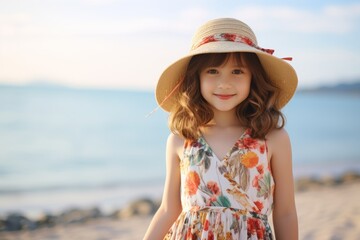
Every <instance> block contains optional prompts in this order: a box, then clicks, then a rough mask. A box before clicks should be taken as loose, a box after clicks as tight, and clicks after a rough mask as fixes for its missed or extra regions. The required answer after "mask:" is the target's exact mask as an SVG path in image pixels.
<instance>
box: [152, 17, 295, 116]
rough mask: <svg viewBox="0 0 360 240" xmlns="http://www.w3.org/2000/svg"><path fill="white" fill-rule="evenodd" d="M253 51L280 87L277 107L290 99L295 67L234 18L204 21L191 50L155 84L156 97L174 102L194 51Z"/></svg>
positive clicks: (164, 102)
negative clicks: (264, 46)
mask: <svg viewBox="0 0 360 240" xmlns="http://www.w3.org/2000/svg"><path fill="white" fill-rule="evenodd" d="M225 52H253V53H256V54H257V56H258V57H259V59H260V62H261V64H262V66H263V68H264V70H265V72H266V73H267V75H268V76H269V78H270V80H271V81H272V82H273V83H274V84H275V86H277V87H278V88H280V95H279V99H278V107H279V109H281V108H282V107H284V106H285V105H286V103H288V102H289V100H290V99H291V98H292V96H293V95H294V93H295V90H296V87H297V82H298V80H297V76H296V72H295V70H294V68H293V67H292V66H291V65H290V64H288V63H287V62H285V61H284V59H281V58H277V57H275V56H273V55H272V53H273V50H270V49H264V48H260V47H259V46H258V45H257V40H256V37H255V34H254V32H253V31H252V30H251V28H250V27H249V26H248V25H247V24H245V23H243V22H241V21H239V20H237V19H232V18H220V19H214V20H211V21H208V22H207V23H205V24H204V25H202V26H201V27H200V28H199V29H198V30H197V32H196V33H195V35H194V37H193V39H192V46H191V49H190V52H189V53H188V54H187V55H185V56H184V57H182V58H180V59H179V60H177V61H176V62H174V63H172V64H171V65H170V66H168V67H167V68H166V69H165V71H164V72H163V73H162V75H161V76H160V79H159V81H158V84H157V86H156V101H157V102H158V104H159V106H160V107H161V108H163V109H164V110H165V111H168V112H169V111H170V110H171V108H172V106H173V105H174V103H175V98H174V96H175V94H174V92H175V91H177V88H178V86H179V84H180V81H181V79H182V77H183V76H184V74H185V71H186V69H187V66H188V64H189V62H190V60H191V58H192V57H193V56H194V55H198V54H204V53H225Z"/></svg>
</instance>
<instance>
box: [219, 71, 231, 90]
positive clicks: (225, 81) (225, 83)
mask: <svg viewBox="0 0 360 240" xmlns="http://www.w3.org/2000/svg"><path fill="white" fill-rule="evenodd" d="M230 86H231V84H230V81H229V78H228V76H227V75H226V74H221V75H220V76H219V78H218V88H219V89H228V88H230Z"/></svg>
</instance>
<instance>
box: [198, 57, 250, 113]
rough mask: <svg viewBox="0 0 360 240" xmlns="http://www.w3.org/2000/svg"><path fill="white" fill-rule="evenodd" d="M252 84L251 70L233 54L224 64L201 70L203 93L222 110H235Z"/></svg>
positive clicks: (212, 105) (215, 106)
mask: <svg viewBox="0 0 360 240" xmlns="http://www.w3.org/2000/svg"><path fill="white" fill-rule="evenodd" d="M242 62H244V61H242ZM250 84H251V72H250V70H249V69H248V68H247V67H246V66H245V65H244V64H241V63H239V61H237V60H236V58H235V57H234V56H232V55H231V56H230V57H229V58H228V60H227V61H225V62H224V63H223V64H222V65H220V66H217V67H211V66H210V67H206V68H204V69H203V70H202V71H201V72H200V90H201V95H202V96H203V98H204V99H205V100H206V101H207V102H208V103H209V104H210V106H211V107H212V108H213V109H214V110H217V111H220V112H227V111H235V109H236V107H237V106H238V105H239V104H240V103H241V102H242V101H244V100H245V99H246V98H247V97H248V95H249V93H250Z"/></svg>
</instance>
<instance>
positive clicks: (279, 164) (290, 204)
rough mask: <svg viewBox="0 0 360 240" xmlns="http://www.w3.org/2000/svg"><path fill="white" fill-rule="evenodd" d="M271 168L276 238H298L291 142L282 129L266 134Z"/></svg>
mask: <svg viewBox="0 0 360 240" xmlns="http://www.w3.org/2000/svg"><path fill="white" fill-rule="evenodd" d="M268 146H269V153H270V154H271V168H272V173H273V176H274V180H275V192H274V211H273V222H274V230H275V236H276V239H277V240H282V239H286V240H288V239H291V240H297V239H298V221H297V213H296V207H295V196H294V179H293V174H292V157H291V144H290V139H289V136H288V134H287V132H286V131H285V130H284V129H281V130H275V131H273V132H271V133H270V134H269V136H268Z"/></svg>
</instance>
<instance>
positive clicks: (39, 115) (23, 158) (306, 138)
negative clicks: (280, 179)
mask: <svg viewBox="0 0 360 240" xmlns="http://www.w3.org/2000/svg"><path fill="white" fill-rule="evenodd" d="M156 107H157V105H156V102H155V100H154V94H153V93H152V92H140V91H125V90H90V89H87V90H86V89H70V88H60V87H59V88H58V87H31V86H26V87H14V86H1V87H0V214H6V213H9V212H27V213H28V214H29V213H30V214H37V213H39V212H43V211H47V212H60V211H62V210H64V209H67V208H72V207H77V208H86V207H92V206H97V207H100V208H101V209H102V210H103V211H104V212H111V211H112V210H114V209H116V208H119V207H122V206H124V204H127V203H129V202H130V201H132V200H134V199H138V198H141V197H151V198H160V197H161V194H162V187H163V182H164V178H165V144H166V138H167V136H168V134H169V130H168V128H167V114H166V113H165V112H164V111H162V110H161V109H159V110H157V111H155V112H154V113H152V114H151V115H150V116H148V117H146V116H147V115H148V114H149V113H150V112H151V111H152V110H154V109H155V108H156ZM284 113H285V115H286V119H287V123H286V129H287V131H288V133H289V135H290V138H291V141H292V149H293V171H294V175H295V177H302V176H333V175H340V174H342V173H344V172H346V171H350V170H351V171H357V172H360V144H359V143H360V140H359V136H360V96H359V95H347V94H337V93H319V92H299V93H297V94H296V95H295V97H294V98H293V100H292V101H291V102H290V103H289V104H288V105H287V106H286V107H285V109H284Z"/></svg>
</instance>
